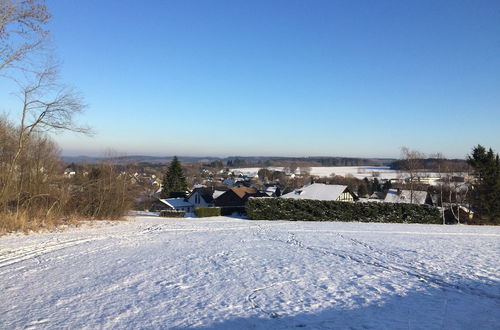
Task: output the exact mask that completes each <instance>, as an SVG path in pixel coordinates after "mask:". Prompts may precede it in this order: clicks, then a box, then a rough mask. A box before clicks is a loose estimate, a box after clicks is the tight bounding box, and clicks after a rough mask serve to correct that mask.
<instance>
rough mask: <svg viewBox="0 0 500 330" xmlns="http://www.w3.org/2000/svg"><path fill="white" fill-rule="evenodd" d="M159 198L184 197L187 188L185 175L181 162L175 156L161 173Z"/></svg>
mask: <svg viewBox="0 0 500 330" xmlns="http://www.w3.org/2000/svg"><path fill="white" fill-rule="evenodd" d="M162 183H163V190H162V191H161V198H173V197H185V196H186V190H187V183H186V177H185V176H184V172H183V171H182V166H181V162H180V161H179V160H178V159H177V156H175V157H174V158H173V159H172V162H170V165H169V167H168V169H167V171H166V172H165V174H164V175H163V180H162Z"/></svg>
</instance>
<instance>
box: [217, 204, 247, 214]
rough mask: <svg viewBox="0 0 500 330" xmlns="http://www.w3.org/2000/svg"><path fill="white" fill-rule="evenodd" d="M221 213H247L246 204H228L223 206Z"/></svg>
mask: <svg viewBox="0 0 500 330" xmlns="http://www.w3.org/2000/svg"><path fill="white" fill-rule="evenodd" d="M220 214H221V215H224V216H231V215H233V214H237V215H245V214H246V210H245V207H244V206H228V207H222V208H221V209H220Z"/></svg>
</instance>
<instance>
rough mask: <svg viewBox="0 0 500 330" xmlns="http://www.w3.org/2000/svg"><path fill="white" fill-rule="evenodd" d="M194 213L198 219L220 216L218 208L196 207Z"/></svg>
mask: <svg viewBox="0 0 500 330" xmlns="http://www.w3.org/2000/svg"><path fill="white" fill-rule="evenodd" d="M194 213H195V214H196V216H197V217H199V218H205V217H218V216H220V207H197V208H195V209H194Z"/></svg>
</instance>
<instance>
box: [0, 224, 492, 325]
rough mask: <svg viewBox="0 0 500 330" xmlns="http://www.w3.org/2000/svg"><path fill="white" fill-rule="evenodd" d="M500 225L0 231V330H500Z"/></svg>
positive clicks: (178, 226)
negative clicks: (195, 329) (2, 233)
mask: <svg viewBox="0 0 500 330" xmlns="http://www.w3.org/2000/svg"><path fill="white" fill-rule="evenodd" d="M499 256H500V228H498V227H486V226H485V227H474V226H469V227H467V226H433V225H405V224H367V223H333V222H332V223H325V222H321V223H317V222H316V223H315V222H284V221H274V222H272V221H250V220H242V219H232V218H226V217H216V218H206V219H168V218H158V217H152V216H142V217H134V218H130V221H127V222H111V223H110V222H108V223H94V224H93V225H92V226H83V227H81V228H73V229H69V230H67V231H65V232H62V233H61V232H54V233H42V234H32V235H28V236H25V235H20V234H19V235H9V236H5V237H1V238H0V299H1V301H2V304H0V328H74V327H80V328H81V327H86V328H124V327H127V328H186V327H200V328H216V329H220V328H223V329H234V328H243V329H246V328H252V329H254V328H258V329H269V328H273V329H285V328H295V327H297V328H302V327H307V328H314V329H325V328H326V329H328V328H334V329H345V328H355V329H358V328H370V329H373V328H375V329H399V328H404V329H443V328H446V329H498V327H499V325H500V262H499V260H500V259H499Z"/></svg>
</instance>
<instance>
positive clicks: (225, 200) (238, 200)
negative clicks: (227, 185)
mask: <svg viewBox="0 0 500 330" xmlns="http://www.w3.org/2000/svg"><path fill="white" fill-rule="evenodd" d="M250 197H268V196H267V194H265V193H262V192H259V191H258V190H257V189H255V188H254V187H246V186H238V187H234V188H231V189H229V190H228V191H226V192H224V193H223V194H222V195H220V196H219V197H217V198H216V199H215V206H219V207H241V208H243V207H245V203H246V202H247V200H248V199H249V198H250Z"/></svg>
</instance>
